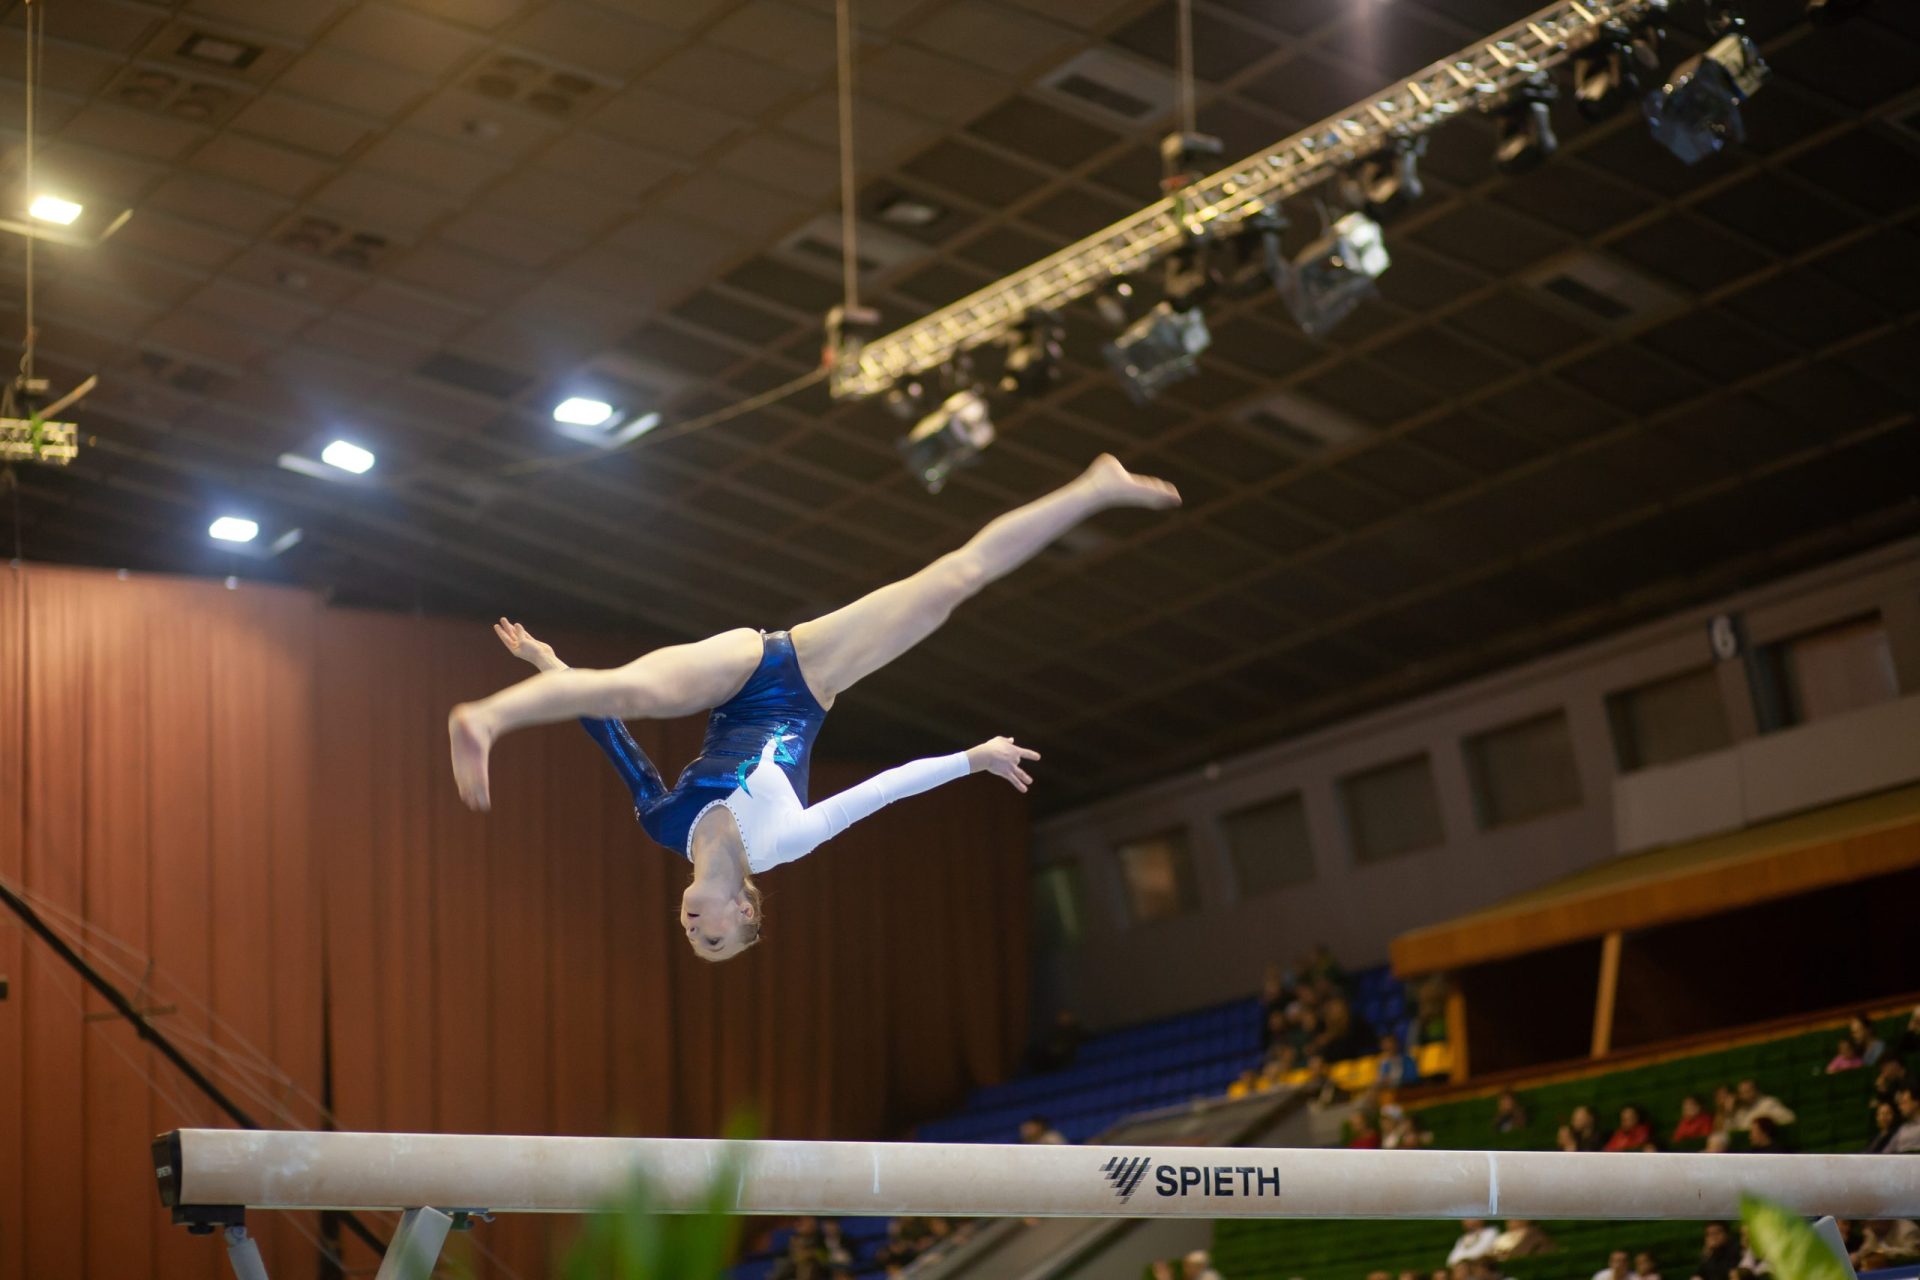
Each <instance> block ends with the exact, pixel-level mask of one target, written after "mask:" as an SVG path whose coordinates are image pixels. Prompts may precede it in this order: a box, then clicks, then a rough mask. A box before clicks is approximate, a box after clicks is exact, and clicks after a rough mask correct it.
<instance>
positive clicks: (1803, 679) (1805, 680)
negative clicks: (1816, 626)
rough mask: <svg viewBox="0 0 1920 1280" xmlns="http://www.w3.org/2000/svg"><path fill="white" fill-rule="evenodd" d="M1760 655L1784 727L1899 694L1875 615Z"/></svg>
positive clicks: (1882, 626) (1890, 654) (1889, 651)
mask: <svg viewBox="0 0 1920 1280" xmlns="http://www.w3.org/2000/svg"><path fill="white" fill-rule="evenodd" d="M1761 653H1762V672H1763V673H1764V676H1765V678H1766V679H1769V680H1771V681H1772V682H1773V684H1774V692H1775V694H1776V695H1777V697H1778V706H1779V707H1780V713H1781V717H1782V720H1783V726H1782V727H1784V726H1785V725H1795V724H1806V723H1808V722H1810V721H1813V720H1824V719H1826V718H1827V717H1828V716H1837V715H1841V714H1844V713H1845V712H1848V711H1855V710H1858V709H1859V708H1861V707H1870V706H1873V705H1874V704H1876V703H1880V702H1891V701H1893V700H1894V699H1895V698H1897V697H1899V696H1900V681H1899V679H1898V677H1897V676H1896V675H1895V674H1894V669H1893V647H1892V645H1890V644H1889V643H1888V641H1887V628H1886V624H1884V623H1883V622H1881V621H1880V617H1879V615H1878V614H1874V615H1871V616H1869V617H1865V618H1856V619H1853V620H1852V621H1849V622H1843V623H1841V624H1839V625H1838V626H1832V627H1823V628H1821V629H1820V630H1818V631H1810V632H1808V633H1807V634H1805V635H1800V636H1795V637H1793V638H1792V639H1789V640H1782V641H1780V642H1779V643H1778V644H1771V645H1768V646H1767V647H1766V648H1765V649H1764V650H1762V651H1761Z"/></svg>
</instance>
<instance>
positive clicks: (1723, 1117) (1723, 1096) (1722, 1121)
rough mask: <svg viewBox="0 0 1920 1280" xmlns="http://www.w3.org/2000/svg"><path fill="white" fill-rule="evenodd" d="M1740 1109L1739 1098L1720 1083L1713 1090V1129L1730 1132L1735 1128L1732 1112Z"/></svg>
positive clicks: (1718, 1131)
mask: <svg viewBox="0 0 1920 1280" xmlns="http://www.w3.org/2000/svg"><path fill="white" fill-rule="evenodd" d="M1739 1109H1740V1099H1739V1098H1738V1097H1737V1096H1735V1094H1734V1092H1733V1090H1732V1089H1731V1088H1729V1087H1728V1086H1726V1085H1724V1084H1723V1085H1721V1086H1719V1087H1718V1088H1716V1089H1715V1090H1714V1091H1713V1131H1714V1132H1715V1133H1732V1132H1733V1131H1734V1129H1735V1127H1736V1126H1735V1125H1734V1123H1733V1113H1734V1112H1736V1111H1738V1110H1739Z"/></svg>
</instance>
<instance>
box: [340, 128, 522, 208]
mask: <svg viewBox="0 0 1920 1280" xmlns="http://www.w3.org/2000/svg"><path fill="white" fill-rule="evenodd" d="M359 163H360V164H362V165H364V166H366V167H367V168H368V169H371V170H373V171H375V172H377V173H384V174H387V175H388V176H391V177H395V178H401V179H405V180H406V181H407V182H409V183H412V184H415V185H419V186H426V187H431V188H433V189H434V190H435V191H438V192H442V193H445V194H447V195H450V196H453V197H454V198H455V199H458V200H467V199H470V198H471V197H472V196H473V194H474V193H475V192H477V191H479V190H480V189H481V188H482V187H484V186H486V185H487V184H489V183H491V182H494V181H496V180H497V179H498V178H500V177H501V176H502V175H503V174H505V173H506V172H507V169H508V165H507V162H506V161H505V160H503V159H501V158H499V157H498V156H493V155H489V154H488V153H486V152H485V151H482V150H479V149H477V148H474V147H463V146H459V145H457V144H455V143H451V142H447V141H444V140H442V139H440V138H436V137H433V136H432V135H430V134H424V133H414V132H412V131H410V130H395V131H394V132H392V133H389V134H387V135H386V137H384V138H382V139H380V141H378V142H376V143H374V144H373V145H372V146H371V147H368V148H367V150H366V151H365V152H364V153H363V154H362V155H361V156H360V159H359ZM522 185H523V184H522V183H521V182H520V181H519V180H516V181H515V182H514V183H513V184H512V188H519V187H521V186H522ZM489 203H493V201H492V200H490V201H489ZM508 212H513V210H508Z"/></svg>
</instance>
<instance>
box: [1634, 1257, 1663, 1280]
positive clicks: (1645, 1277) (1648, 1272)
mask: <svg viewBox="0 0 1920 1280" xmlns="http://www.w3.org/2000/svg"><path fill="white" fill-rule="evenodd" d="M1633 1280H1660V1268H1659V1267H1658V1266H1656V1265H1655V1264H1654V1261H1653V1255H1652V1254H1650V1253H1648V1252H1647V1251H1646V1250H1645V1249H1642V1250H1641V1251H1640V1252H1638V1253H1636V1254H1634V1255H1633Z"/></svg>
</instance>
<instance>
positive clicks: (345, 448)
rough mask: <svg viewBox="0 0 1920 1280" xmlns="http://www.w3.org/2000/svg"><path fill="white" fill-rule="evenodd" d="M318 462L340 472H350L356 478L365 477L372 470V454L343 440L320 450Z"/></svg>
mask: <svg viewBox="0 0 1920 1280" xmlns="http://www.w3.org/2000/svg"><path fill="white" fill-rule="evenodd" d="M320 461H322V462H324V463H326V464H327V465H328V466H330V467H338V468H340V470H342V471H351V472H352V473H353V474H354V475H356V476H358V475H365V474H366V473H367V472H368V471H370V470H372V469H373V454H372V453H370V452H369V451H367V450H365V449H362V448H361V447H360V446H359V445H357V444H352V443H349V442H348V441H345V440H335V441H334V442H333V443H332V444H330V445H328V446H327V447H326V448H324V449H322V450H321V451H320Z"/></svg>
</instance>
